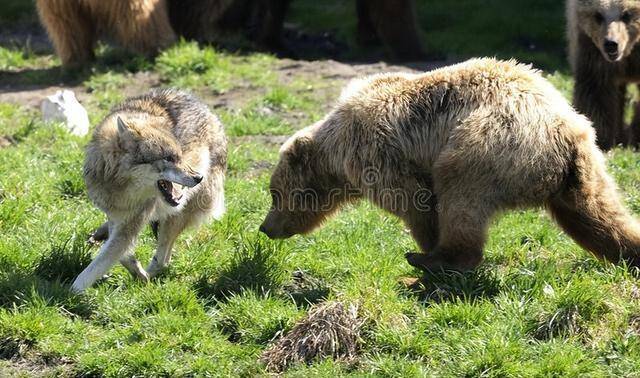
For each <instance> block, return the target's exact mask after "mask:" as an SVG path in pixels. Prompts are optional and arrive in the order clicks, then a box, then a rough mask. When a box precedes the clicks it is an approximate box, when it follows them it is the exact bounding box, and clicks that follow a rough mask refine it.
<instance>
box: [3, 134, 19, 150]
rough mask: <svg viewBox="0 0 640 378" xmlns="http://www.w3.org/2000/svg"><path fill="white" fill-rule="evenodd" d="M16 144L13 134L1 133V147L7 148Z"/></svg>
mask: <svg viewBox="0 0 640 378" xmlns="http://www.w3.org/2000/svg"><path fill="white" fill-rule="evenodd" d="M13 144H16V140H15V139H14V138H13V137H12V136H11V135H0V148H6V147H9V146H11V145H13Z"/></svg>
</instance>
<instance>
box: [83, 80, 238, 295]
mask: <svg viewBox="0 0 640 378" xmlns="http://www.w3.org/2000/svg"><path fill="white" fill-rule="evenodd" d="M226 156H227V147H226V138H225V136H224V130H223V127H222V124H221V123H220V122H219V121H218V119H217V118H216V117H215V116H214V115H213V114H211V112H210V111H209V110H208V108H207V107H206V105H204V104H202V103H201V102H199V101H198V100H197V99H196V98H195V97H193V96H192V95H190V94H187V93H185V92H181V91H177V90H173V89H165V90H153V91H151V92H150V93H148V94H145V95H142V96H139V97H134V98H130V99H128V100H126V101H124V102H123V103H122V104H121V105H119V106H117V107H116V108H115V109H113V111H112V112H111V113H110V114H109V115H108V116H107V117H106V118H105V119H104V120H103V121H102V123H100V124H99V125H98V126H97V127H96V129H95V131H94V133H93V137H92V140H91V142H90V143H89V145H88V146H87V150H86V158H85V163H84V180H85V183H86V185H87V192H88V195H89V198H90V199H91V200H92V201H93V203H94V204H95V205H96V206H97V207H98V208H100V209H101V210H102V211H104V213H105V214H106V215H107V218H108V221H107V222H106V223H105V224H104V225H102V226H101V227H100V228H99V229H98V230H97V231H96V233H95V234H94V239H96V240H102V239H106V241H105V243H104V244H103V245H102V247H101V248H100V252H99V253H98V255H97V256H96V257H95V259H94V260H93V261H92V262H91V264H89V266H88V267H87V268H86V269H85V270H84V271H82V273H80V275H79V276H78V277H77V278H76V279H75V281H74V282H73V284H72V290H73V291H76V292H81V291H83V290H85V289H86V288H88V287H90V286H91V285H92V284H93V283H94V282H95V281H96V280H97V279H99V278H101V277H102V276H103V275H104V274H105V273H107V271H108V270H109V269H110V268H111V267H112V266H113V265H114V264H115V263H116V262H117V261H120V262H121V263H122V264H123V265H124V266H125V267H126V268H127V269H128V270H129V271H130V272H131V273H132V274H133V275H134V276H136V277H138V278H140V279H141V280H144V281H147V280H149V278H151V277H153V276H154V275H156V274H158V273H159V272H160V271H161V270H162V269H163V268H165V267H166V266H167V264H168V263H169V261H170V259H171V253H172V247H173V244H174V242H175V240H176V238H177V237H178V235H179V234H180V233H181V232H182V231H183V230H184V229H185V228H186V227H189V226H192V227H195V226H197V225H199V224H201V223H202V222H203V221H205V220H207V219H208V218H209V217H214V218H220V217H221V216H222V214H223V213H224V188H223V184H224V175H225V171H226V161H227V157H226ZM150 222H152V224H154V225H155V229H156V231H157V242H158V245H157V250H156V253H155V256H154V257H153V259H152V261H151V263H150V264H149V265H148V266H147V268H146V269H144V268H143V267H142V265H141V264H140V262H139V261H138V260H137V259H136V258H135V256H134V255H133V248H134V246H135V243H136V240H137V238H138V234H139V233H140V231H141V230H142V228H143V227H144V225H146V224H147V223H150Z"/></svg>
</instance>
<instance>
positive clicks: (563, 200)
mask: <svg viewBox="0 0 640 378" xmlns="http://www.w3.org/2000/svg"><path fill="white" fill-rule="evenodd" d="M577 139H578V140H577V141H576V143H575V150H574V158H573V162H572V163H573V164H572V167H571V170H570V174H569V175H568V178H567V183H566V185H565V187H564V189H563V190H562V192H561V193H560V194H559V195H557V196H555V197H554V198H552V199H550V200H549V201H548V203H547V207H548V209H549V211H550V213H551V214H552V216H553V217H554V218H555V220H556V221H557V222H558V224H559V225H560V226H561V227H562V228H563V229H564V231H565V232H566V233H567V234H569V236H571V237H572V238H573V239H574V240H575V241H576V242H577V243H578V244H579V245H580V246H582V247H583V248H585V249H587V250H589V251H590V252H592V253H593V254H595V255H596V256H598V257H599V258H602V259H605V260H607V261H610V262H613V263H618V262H622V261H626V262H627V263H628V264H629V265H631V266H640V224H639V223H638V221H637V220H636V219H635V218H634V217H633V216H631V214H630V213H629V212H628V211H627V209H626V208H625V207H624V205H623V203H622V201H621V199H620V196H619V195H618V191H617V187H616V185H615V183H614V181H613V179H612V178H611V177H610V176H609V175H608V174H607V172H606V165H605V160H604V156H603V155H602V152H600V150H599V149H598V148H597V147H596V146H595V143H594V142H593V137H590V136H583V137H578V138H577Z"/></svg>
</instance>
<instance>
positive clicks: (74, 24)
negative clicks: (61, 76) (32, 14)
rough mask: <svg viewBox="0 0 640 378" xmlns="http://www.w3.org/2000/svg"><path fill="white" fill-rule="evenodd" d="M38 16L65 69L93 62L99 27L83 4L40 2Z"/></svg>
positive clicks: (60, 0)
mask: <svg viewBox="0 0 640 378" xmlns="http://www.w3.org/2000/svg"><path fill="white" fill-rule="evenodd" d="M36 5H37V7H38V14H39V15H40V19H41V20H42V23H43V24H44V26H45V28H46V29H47V32H48V34H49V38H51V41H52V42H53V45H54V47H55V50H56V53H57V54H58V57H59V58H60V60H61V61H62V65H63V66H64V67H79V66H82V65H83V64H85V63H87V62H89V61H91V60H93V58H94V55H93V47H94V43H95V27H94V20H92V18H91V15H90V14H89V11H88V9H84V8H83V7H82V5H81V2H80V1H72V0H38V1H37V3H36Z"/></svg>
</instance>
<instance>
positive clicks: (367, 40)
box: [169, 0, 425, 61]
mask: <svg viewBox="0 0 640 378" xmlns="http://www.w3.org/2000/svg"><path fill="white" fill-rule="evenodd" d="M290 3H291V0H256V1H252V0H169V16H170V19H171V24H172V25H173V27H174V29H175V30H176V32H177V33H178V34H179V35H181V36H184V37H186V38H190V39H195V40H198V41H201V42H220V38H221V37H224V36H225V35H226V34H229V33H237V32H244V33H245V34H246V35H247V36H248V37H249V39H250V40H252V41H254V42H255V43H256V44H257V45H258V46H259V47H263V48H266V49H269V50H272V51H275V52H281V53H286V54H288V53H291V52H290V51H287V49H286V47H285V46H284V43H283V40H282V34H283V33H282V30H283V24H284V19H285V16H286V14H287V11H288V8H289V5H290ZM356 11H357V14H358V37H357V40H358V42H359V43H360V44H361V45H364V46H370V45H375V44H379V43H382V44H383V45H384V46H385V48H386V49H387V50H388V52H389V53H390V55H391V57H392V58H394V59H397V60H405V61H409V60H421V59H424V58H425V53H424V50H423V47H422V45H421V42H420V33H419V29H418V25H417V21H416V16H415V4H414V0H392V1H389V0H357V2H356Z"/></svg>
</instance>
